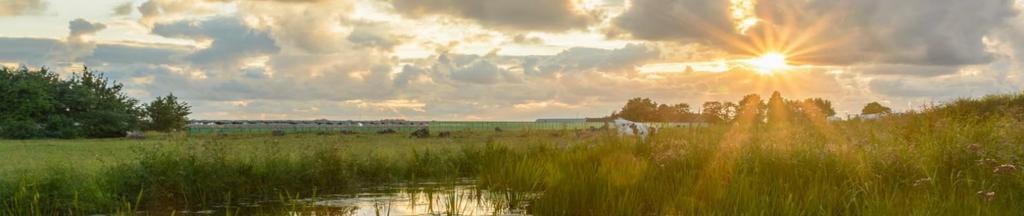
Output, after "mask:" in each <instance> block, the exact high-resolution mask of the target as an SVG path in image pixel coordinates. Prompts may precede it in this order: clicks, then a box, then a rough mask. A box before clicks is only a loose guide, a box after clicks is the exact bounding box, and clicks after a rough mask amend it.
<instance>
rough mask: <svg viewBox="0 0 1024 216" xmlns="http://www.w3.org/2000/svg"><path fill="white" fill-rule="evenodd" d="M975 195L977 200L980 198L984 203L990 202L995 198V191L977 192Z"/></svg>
mask: <svg viewBox="0 0 1024 216" xmlns="http://www.w3.org/2000/svg"><path fill="white" fill-rule="evenodd" d="M977 194H978V197H979V198H981V199H982V200H985V201H992V200H993V199H995V198H996V192H995V191H989V192H985V191H978V193H977Z"/></svg>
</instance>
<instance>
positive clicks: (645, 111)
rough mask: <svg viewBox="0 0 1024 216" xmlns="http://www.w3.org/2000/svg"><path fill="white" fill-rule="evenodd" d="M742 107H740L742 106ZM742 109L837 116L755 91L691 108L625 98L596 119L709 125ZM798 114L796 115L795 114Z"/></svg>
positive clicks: (874, 109) (876, 106) (770, 117)
mask: <svg viewBox="0 0 1024 216" xmlns="http://www.w3.org/2000/svg"><path fill="white" fill-rule="evenodd" d="M741 108H742V109H741ZM744 112H753V113H752V115H753V116H754V118H755V119H757V120H760V121H763V122H789V121H794V120H804V119H805V118H808V115H803V114H804V113H813V116H814V117H822V118H829V117H833V116H835V115H836V111H835V108H833V106H832V101H829V100H826V99H823V98H807V99H804V100H787V99H785V98H783V97H782V94H780V93H779V92H778V91H776V92H773V93H772V95H771V97H769V98H768V100H767V101H764V100H762V98H761V96H760V95H758V94H749V95H746V96H744V97H743V98H742V99H740V100H739V101H738V102H731V101H708V102H704V104H703V105H702V106H700V107H697V108H693V107H691V106H690V105H689V104H686V103H679V104H658V103H657V102H655V101H654V100H651V99H650V98H639V97H638V98H632V99H629V100H628V101H626V104H625V105H623V106H622V109H620V110H618V111H614V112H612V114H611V115H609V116H607V117H603V118H598V119H596V120H600V121H605V120H611V119H617V118H622V119H626V120H630V121H637V122H706V123H711V124H718V123H727V122H732V121H734V120H735V119H736V117H737V116H740V115H741V114H743V113H744ZM794 113H795V114H801V115H795V114H794ZM888 113H892V109H890V108H889V107H885V106H883V105H882V104H880V103H878V102H871V103H868V104H867V105H865V107H864V109H862V111H861V114H864V115H871V114H888Z"/></svg>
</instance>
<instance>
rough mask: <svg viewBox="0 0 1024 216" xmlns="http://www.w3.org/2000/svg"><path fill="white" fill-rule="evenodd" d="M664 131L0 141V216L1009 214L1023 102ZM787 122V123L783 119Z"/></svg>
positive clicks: (1013, 211)
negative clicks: (418, 201) (521, 201)
mask: <svg viewBox="0 0 1024 216" xmlns="http://www.w3.org/2000/svg"><path fill="white" fill-rule="evenodd" d="M774 115H790V116H807V117H808V118H805V119H804V120H794V121H779V122H770V123H764V122H763V121H761V120H759V119H758V118H759V117H757V116H753V115H742V116H739V117H738V118H737V120H736V121H734V122H733V123H730V124H722V125H714V126H710V127H706V128H671V129H666V130H663V131H661V132H660V133H658V134H656V135H655V136H653V137H651V138H648V139H646V140H638V139H636V138H630V137H626V138H620V137H617V136H614V135H612V134H610V133H607V132H581V133H577V132H575V131H571V130H569V131H561V130H544V131H540V130H538V131H520V132H506V133H481V132H477V133H458V134H456V136H455V137H453V138H430V139H411V138H407V137H405V136H404V135H348V136H345V135H314V134H289V135H287V136H284V137H271V136H226V137H220V136H195V137H185V136H181V135H156V136H151V137H150V138H149V139H147V140H141V141H140V140H121V139H114V140H87V141H84V140H32V141H0V142H2V143H0V153H2V154H3V155H16V156H14V157H4V158H2V159H0V160H2V161H0V162H2V164H0V167H2V170H3V172H4V175H3V176H5V177H4V179H3V180H0V215H33V214H37V215H52V214H82V213H110V212H115V213H118V212H119V213H124V214H130V213H133V212H135V210H138V209H142V210H148V211H156V212H159V211H161V210H167V209H203V208H204V207H209V206H216V205H223V204H224V203H238V202H245V201H247V200H263V199H275V198H277V197H280V196H281V194H307V196H308V195H311V194H314V193H321V194H325V193H344V192H346V191H352V190H355V189H358V188H363V187H368V186H373V185H381V184H387V183H394V182H419V181H431V182H438V181H442V182H443V181H455V180H456V179H459V180H461V179H466V178H469V179H475V180H476V181H475V182H476V184H477V185H478V186H479V187H481V188H487V189H491V190H506V191H515V192H523V193H530V194H537V196H535V197H532V198H531V199H530V200H529V203H530V204H529V205H528V211H529V212H530V213H532V214H536V215H690V214H701V215H837V214H843V215H845V214H851V215H1022V214H1024V175H1022V173H1021V170H1020V169H1019V168H1018V167H1017V166H1018V165H1021V164H1022V163H1024V97H1022V96H993V97H988V98H985V99H978V100H961V101H957V102H953V103H951V104H949V105H945V106H940V107H934V108H930V109H928V110H926V111H922V112H915V113H905V114H898V115H892V116H887V117H884V118H882V119H879V120H873V121H844V122H828V121H826V120H825V119H824V118H821V117H820V116H818V115H817V114H816V113H775V114H774ZM784 119H786V118H784Z"/></svg>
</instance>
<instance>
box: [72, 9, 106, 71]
mask: <svg viewBox="0 0 1024 216" xmlns="http://www.w3.org/2000/svg"><path fill="white" fill-rule="evenodd" d="M106 28H107V25H104V24H103V23H98V22H90V21H88V20H85V19H82V18H78V19H75V20H72V21H71V22H69V23H68V30H69V31H70V32H69V33H68V37H67V41H66V42H67V45H68V48H69V50H68V53H66V54H65V55H68V60H69V61H77V60H78V58H80V57H82V56H89V55H91V54H92V52H93V49H95V48H96V44H95V42H93V41H92V40H91V39H90V38H91V36H92V35H93V34H96V32H99V31H102V30H103V29H106Z"/></svg>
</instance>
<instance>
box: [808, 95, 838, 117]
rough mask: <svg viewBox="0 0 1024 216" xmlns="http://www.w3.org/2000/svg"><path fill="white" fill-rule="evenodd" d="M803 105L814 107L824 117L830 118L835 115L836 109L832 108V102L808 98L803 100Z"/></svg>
mask: <svg viewBox="0 0 1024 216" xmlns="http://www.w3.org/2000/svg"><path fill="white" fill-rule="evenodd" d="M804 103H808V104H811V105H814V106H815V107H817V108H818V110H820V111H821V114H823V115H825V117H832V116H835V115H836V109H835V108H833V107H832V101H829V100H825V99H821V98H808V99H804Z"/></svg>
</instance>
